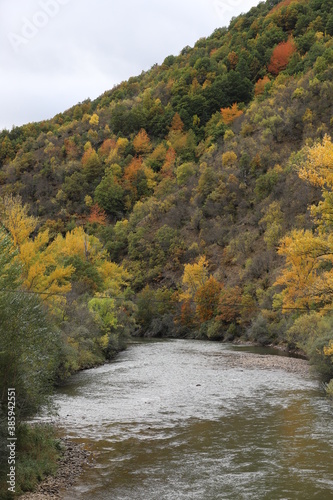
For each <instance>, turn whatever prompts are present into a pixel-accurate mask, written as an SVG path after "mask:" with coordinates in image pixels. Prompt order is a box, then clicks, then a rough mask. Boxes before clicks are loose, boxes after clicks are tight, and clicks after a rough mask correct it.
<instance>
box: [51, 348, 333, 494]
mask: <svg viewBox="0 0 333 500" xmlns="http://www.w3.org/2000/svg"><path fill="white" fill-rule="evenodd" d="M244 356H245V357H247V356H250V357H251V356H252V357H253V359H254V362H253V360H250V361H251V363H245V364H244V363H243V362H242V360H243V358H244ZM56 403H57V404H58V413H59V418H60V421H61V422H62V424H63V433H64V434H65V435H67V436H69V437H71V438H72V439H73V440H75V441H77V442H80V443H85V445H86V446H87V447H88V448H90V449H91V450H93V452H94V454H95V458H96V463H95V464H94V466H93V467H88V468H87V469H85V472H84V474H83V475H82V477H80V478H79V479H78V481H77V482H76V483H75V486H73V487H71V488H70V489H69V490H67V491H66V492H64V493H63V497H62V498H64V500H70V499H71V500H73V499H80V500H81V499H85V500H178V499H179V500H183V499H186V500H190V499H191V500H192V499H193V500H218V499H226V500H233V499H234V500H242V499H246V500H247V499H249V500H250V499H253V500H262V499H267V500H275V499H278V500H294V499H298V500H314V499H318V500H329V499H333V461H332V445H333V425H332V422H333V419H332V417H333V415H332V413H333V411H332V405H331V404H330V402H329V401H328V400H327V399H325V397H324V395H323V392H322V391H321V390H320V385H319V382H318V381H317V380H316V379H315V378H314V377H311V376H305V375H304V374H297V373H289V372H288V371H286V370H281V369H265V368H263V367H262V366H261V368H260V369H258V368H257V367H256V364H255V355H253V354H251V353H249V354H246V353H242V354H240V353H239V352H237V351H235V350H233V348H232V347H231V346H229V347H228V346H226V345H223V344H219V343H209V342H199V341H185V340H184V341H183V340H176V341H163V342H148V343H139V344H133V345H131V346H130V347H129V348H128V350H127V351H125V352H123V353H121V354H120V355H119V356H118V357H117V359H116V361H115V362H113V363H111V364H108V365H105V366H102V367H99V368H97V369H93V370H88V371H85V372H81V373H79V374H77V375H75V376H74V377H72V378H71V379H70V381H69V382H68V384H67V385H66V386H65V387H63V388H61V390H59V391H58V393H57V395H56Z"/></svg>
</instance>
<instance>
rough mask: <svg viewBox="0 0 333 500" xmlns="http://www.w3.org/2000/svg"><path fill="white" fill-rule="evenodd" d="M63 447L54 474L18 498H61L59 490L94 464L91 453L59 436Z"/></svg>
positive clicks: (22, 499)
mask: <svg viewBox="0 0 333 500" xmlns="http://www.w3.org/2000/svg"><path fill="white" fill-rule="evenodd" d="M60 441H61V444H62V446H63V448H64V452H63V455H62V457H61V459H60V462H59V468H58V470H57V473H56V475H55V476H49V477H47V478H46V479H45V480H44V481H42V482H41V483H40V484H39V485H38V487H37V490H36V491H35V492H33V493H24V494H23V495H21V496H20V500H49V499H53V500H56V499H61V491H62V490H65V489H67V488H68V487H70V486H72V485H73V483H74V482H75V480H76V478H78V477H79V476H80V475H81V474H82V473H83V471H84V468H85V467H92V466H93V464H94V459H93V454H92V453H91V452H89V451H87V450H85V449H84V447H83V445H81V444H77V443H75V442H74V441H71V440H70V439H68V438H60Z"/></svg>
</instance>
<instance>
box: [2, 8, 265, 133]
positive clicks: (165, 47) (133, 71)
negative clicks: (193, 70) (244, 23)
mask: <svg viewBox="0 0 333 500" xmlns="http://www.w3.org/2000/svg"><path fill="white" fill-rule="evenodd" d="M257 4H258V0H123V1H122V2H120V1H119V0H94V1H93V0H15V2H14V1H13V0H1V3H0V45H1V47H2V50H1V52H0V72H1V79H0V129H3V128H7V129H9V130H10V129H11V128H12V126H13V125H22V124H24V123H28V122H32V121H39V120H43V119H48V118H52V117H53V116H54V115H55V114H57V113H59V112H61V111H65V110H66V109H68V108H69V107H71V106H72V105H74V104H77V103H78V102H81V101H83V100H85V99H86V98H88V97H90V98H91V99H94V98H96V97H98V96H99V95H100V94H102V93H103V92H104V91H105V90H109V89H111V88H112V87H113V86H114V85H116V84H117V83H120V82H121V81H123V80H126V79H127V78H129V77H130V76H135V75H138V74H140V73H141V71H145V70H148V69H149V68H150V67H151V66H153V65H154V64H155V63H158V64H160V63H162V62H163V60H164V58H165V57H166V56H168V55H170V54H173V55H178V54H179V52H180V51H181V49H182V48H183V47H185V46H186V45H190V46H193V45H194V43H195V42H196V41H197V40H198V39H199V38H201V37H203V36H209V35H210V34H211V33H212V32H213V31H214V29H216V28H219V27H221V26H227V25H228V24H229V21H230V19H231V18H232V17H233V16H236V15H238V14H240V13H242V12H247V11H248V10H249V9H250V8H251V7H253V6H254V5H257Z"/></svg>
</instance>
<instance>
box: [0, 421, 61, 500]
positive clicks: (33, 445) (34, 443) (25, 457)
mask: <svg viewBox="0 0 333 500" xmlns="http://www.w3.org/2000/svg"><path fill="white" fill-rule="evenodd" d="M62 453H63V448H62V444H61V441H60V440H59V439H58V438H57V436H56V432H55V429H54V428H53V427H52V426H50V425H44V424H41V425H34V426H30V425H27V424H21V425H20V427H19V428H18V429H17V447H16V464H15V468H16V470H15V473H16V475H15V483H16V484H15V493H12V492H10V491H8V484H7V479H8V477H7V474H8V470H7V472H6V468H7V469H8V467H9V466H8V464H7V463H6V462H3V463H2V472H3V474H2V477H1V483H0V499H1V500H10V499H13V498H17V497H18V496H19V495H21V494H22V493H24V492H29V491H33V490H34V489H35V488H36V486H37V484H38V483H39V482H40V481H42V480H43V479H45V478H46V477H47V476H48V475H50V474H52V475H53V474H55V473H56V471H57V468H58V463H59V459H60V457H61V455H62ZM6 466H7V467H6Z"/></svg>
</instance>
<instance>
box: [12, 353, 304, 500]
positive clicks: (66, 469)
mask: <svg viewBox="0 0 333 500" xmlns="http://www.w3.org/2000/svg"><path fill="white" fill-rule="evenodd" d="M239 347H241V346H239ZM247 347H248V346H247ZM204 356H205V357H207V358H210V359H212V358H214V363H215V364H216V362H217V365H218V367H219V370H221V371H227V370H230V369H233V368H237V369H238V370H241V371H242V370H244V371H245V370H252V369H253V370H265V371H267V370H270V371H273V370H274V371H275V370H283V371H285V372H288V373H292V374H296V375H300V376H302V377H304V378H307V377H310V376H311V367H310V364H309V362H308V361H306V360H304V359H299V358H292V357H286V356H277V355H270V354H254V353H251V352H239V351H234V350H232V351H223V352H221V353H219V352H218V351H216V350H212V351H211V352H210V351H207V352H206V353H205V354H204ZM219 357H221V364H219V363H218V358H219ZM222 360H223V362H222ZM212 361H213V359H212ZM210 364H211V363H209V365H210ZM56 424H57V425H58V426H60V427H61V426H62V425H64V426H66V424H65V423H64V422H59V421H57V422H56ZM62 443H63V445H64V448H65V452H64V455H63V458H62V459H61V461H60V466H59V469H58V472H57V474H56V476H55V477H49V478H47V479H46V480H45V481H43V482H42V483H41V484H40V485H39V486H38V489H37V491H36V492H35V493H29V494H24V495H23V496H21V497H20V498H21V499H22V500H50V499H60V498H62V496H61V493H63V492H64V491H66V489H67V488H69V487H71V486H72V485H73V484H75V482H76V480H77V479H78V478H79V476H80V475H81V474H83V472H84V470H85V468H86V467H88V468H91V467H93V465H94V460H93V456H92V454H91V453H89V452H88V451H86V450H85V449H84V448H83V446H82V445H79V444H77V443H75V442H73V441H71V440H69V439H62Z"/></svg>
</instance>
